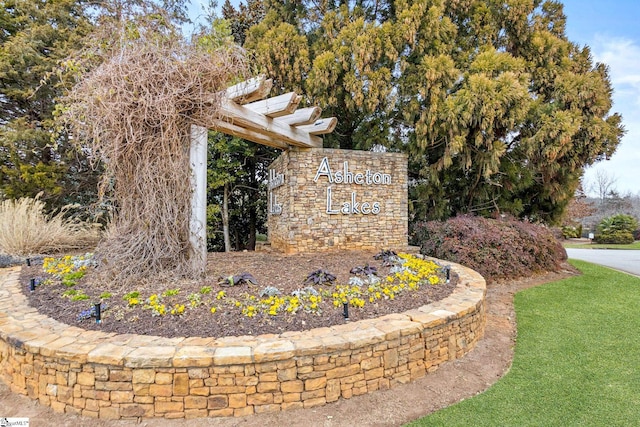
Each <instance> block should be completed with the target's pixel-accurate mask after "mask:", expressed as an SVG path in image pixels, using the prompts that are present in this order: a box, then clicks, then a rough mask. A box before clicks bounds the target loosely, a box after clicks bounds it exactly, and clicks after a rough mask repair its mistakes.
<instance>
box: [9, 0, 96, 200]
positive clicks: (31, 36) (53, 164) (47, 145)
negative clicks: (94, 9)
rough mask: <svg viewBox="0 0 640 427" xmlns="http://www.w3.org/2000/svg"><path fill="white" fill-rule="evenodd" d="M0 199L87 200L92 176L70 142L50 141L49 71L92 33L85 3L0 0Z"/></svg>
mask: <svg viewBox="0 0 640 427" xmlns="http://www.w3.org/2000/svg"><path fill="white" fill-rule="evenodd" d="M0 4H2V7H0V10H1V11H0V22H2V28H3V31H2V33H1V34H0V41H1V42H2V45H1V46H0V108H1V111H2V114H1V117H0V198H18V197H23V196H31V197H33V196H35V195H36V194H38V193H40V192H42V193H43V195H42V200H45V201H47V202H49V205H50V207H55V206H60V205H62V204H66V203H69V202H80V201H86V200H87V198H89V197H90V196H89V195H90V193H92V192H93V193H95V177H94V174H93V173H92V170H91V168H90V167H89V165H88V163H87V162H86V159H83V158H82V156H79V155H78V153H77V152H76V151H75V150H74V149H73V147H72V145H71V143H70V141H69V139H68V137H66V136H64V135H61V136H58V137H54V136H53V135H54V133H55V132H54V131H55V125H54V121H53V110H54V105H55V99H56V98H57V97H58V96H59V95H60V94H61V93H62V91H63V87H64V83H65V82H64V81H63V79H62V78H61V77H60V76H58V75H57V74H56V73H54V70H55V69H56V68H57V67H58V65H59V63H60V61H62V60H63V59H64V58H65V57H67V56H68V55H69V54H70V53H71V52H72V51H73V50H74V49H77V48H78V47H79V46H80V45H81V43H82V38H83V37H85V36H86V34H87V33H88V32H89V30H90V29H91V23H90V22H89V19H88V17H87V16H86V15H85V12H84V8H85V7H86V5H85V3H84V2H76V1H71V0H65V1H51V0H48V1H39V2H36V1H32V0H12V1H1V2H0Z"/></svg>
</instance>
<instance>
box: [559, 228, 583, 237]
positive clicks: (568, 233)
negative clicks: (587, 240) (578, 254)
mask: <svg viewBox="0 0 640 427" xmlns="http://www.w3.org/2000/svg"><path fill="white" fill-rule="evenodd" d="M562 237H563V238H565V239H577V238H580V237H582V225H578V226H577V227H576V226H573V225H563V226H562Z"/></svg>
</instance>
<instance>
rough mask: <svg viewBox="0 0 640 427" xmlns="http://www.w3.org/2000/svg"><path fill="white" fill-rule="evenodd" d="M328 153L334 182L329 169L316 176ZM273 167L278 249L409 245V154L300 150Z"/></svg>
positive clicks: (271, 220) (271, 223) (272, 223)
mask: <svg viewBox="0 0 640 427" xmlns="http://www.w3.org/2000/svg"><path fill="white" fill-rule="evenodd" d="M324 158H327V163H326V164H325V166H327V165H328V167H329V168H330V169H331V174H330V175H331V181H333V182H330V178H329V174H327V173H326V172H327V170H326V169H324V171H322V172H321V173H320V174H319V176H318V177H317V180H315V178H316V175H317V174H318V171H319V169H320V167H321V165H322V164H323V163H322V161H323V159H324ZM345 162H346V165H347V166H346V169H347V171H346V172H345ZM270 170H271V175H270V181H271V185H270V187H273V188H270V191H269V194H268V203H269V209H268V211H269V214H268V227H269V241H270V243H271V246H272V247H273V248H274V249H276V250H279V251H282V252H285V253H294V252H316V251H325V250H331V249H349V250H357V249H380V248H384V249H397V250H405V248H406V247H407V233H408V225H407V224H408V213H407V206H408V202H407V197H408V196H407V156H406V155H405V154H400V153H374V152H370V151H352V150H336V149H326V148H313V149H297V150H289V151H286V152H284V153H282V155H281V156H280V157H279V158H278V159H276V160H275V161H274V162H273V163H272V164H271V166H270ZM349 174H351V175H349ZM345 175H349V178H347V179H345V178H344V176H345ZM383 178H384V183H381V182H380V181H381V180H383ZM339 181H343V182H339ZM344 181H352V182H351V183H345V182H344ZM388 181H390V182H388ZM358 182H360V183H358ZM376 182H378V183H376ZM329 188H330V191H331V196H330V197H331V203H330V204H329V201H328V197H329V196H328V194H327V191H328V189H329ZM354 202H355V203H354ZM345 203H346V205H345ZM375 203H378V204H379V205H378V207H376V206H375V205H374V204H375ZM343 207H344V208H345V212H348V213H343V212H342V208H343ZM280 209H281V212H280ZM378 209H379V212H377V210H378ZM327 211H332V212H333V213H328V212H327Z"/></svg>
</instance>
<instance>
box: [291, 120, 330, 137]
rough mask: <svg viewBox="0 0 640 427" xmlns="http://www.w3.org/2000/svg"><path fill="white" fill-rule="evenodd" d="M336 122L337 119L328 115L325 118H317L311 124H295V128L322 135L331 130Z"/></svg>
mask: <svg viewBox="0 0 640 427" xmlns="http://www.w3.org/2000/svg"><path fill="white" fill-rule="evenodd" d="M337 124H338V119H336V118H335V117H329V118H326V119H320V120H317V121H316V122H315V123H314V124H312V125H303V126H296V129H300V130H301V131H304V132H309V133H310V134H311V135H324V134H327V133H331V132H333V130H334V129H335V128H336V125H337Z"/></svg>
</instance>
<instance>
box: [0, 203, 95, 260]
mask: <svg viewBox="0 0 640 427" xmlns="http://www.w3.org/2000/svg"><path fill="white" fill-rule="evenodd" d="M44 208H45V205H44V202H42V201H41V200H39V199H38V198H37V197H36V198H35V199H31V198H26V197H25V198H22V199H18V200H4V201H0V254H1V253H4V254H6V255H12V256H28V255H34V254H40V253H48V252H56V251H62V250H68V249H79V248H87V247H92V246H95V244H96V243H97V241H98V238H99V237H100V235H99V229H98V228H97V227H96V226H93V225H91V224H87V223H83V222H81V221H77V220H74V219H73V218H67V217H66V216H65V215H66V213H67V210H66V209H62V211H61V212H58V213H57V214H55V215H46V214H45V213H44Z"/></svg>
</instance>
